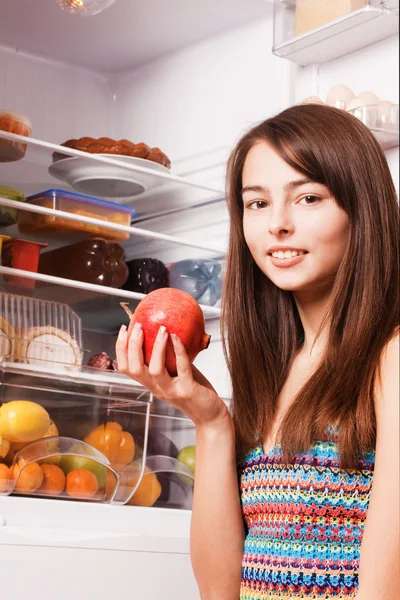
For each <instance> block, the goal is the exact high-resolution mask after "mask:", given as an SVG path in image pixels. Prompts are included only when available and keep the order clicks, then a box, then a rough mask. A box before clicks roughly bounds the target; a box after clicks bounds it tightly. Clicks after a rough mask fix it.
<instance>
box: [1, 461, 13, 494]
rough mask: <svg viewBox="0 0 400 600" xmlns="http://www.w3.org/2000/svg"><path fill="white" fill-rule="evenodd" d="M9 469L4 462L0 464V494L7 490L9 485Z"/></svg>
mask: <svg viewBox="0 0 400 600" xmlns="http://www.w3.org/2000/svg"><path fill="white" fill-rule="evenodd" d="M10 479H11V471H10V469H9V468H8V467H7V465H5V464H4V463H1V464H0V494H4V493H5V492H8V488H9V486H10Z"/></svg>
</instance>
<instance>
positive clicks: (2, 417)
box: [0, 400, 50, 443]
mask: <svg viewBox="0 0 400 600" xmlns="http://www.w3.org/2000/svg"><path fill="white" fill-rule="evenodd" d="M49 427H50V417H49V414H48V412H47V411H46V410H45V409H44V408H43V407H42V406H40V404H37V403H36V402H29V401H28V400H14V401H13V402H7V403H6V404H3V405H2V406H1V407H0V436H1V437H3V438H5V439H6V440H8V441H9V442H19V443H24V442H33V441H35V440H38V439H39V438H41V437H43V436H44V435H45V434H46V433H47V431H48V429H49Z"/></svg>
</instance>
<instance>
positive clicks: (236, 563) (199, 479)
mask: <svg viewBox="0 0 400 600" xmlns="http://www.w3.org/2000/svg"><path fill="white" fill-rule="evenodd" d="M171 340H172V343H173V346H174V350H175V355H176V365H177V371H178V376H177V377H170V376H169V374H168V372H167V371H166V368H165V351H166V346H167V341H168V333H167V332H166V331H165V328H163V327H162V328H160V332H159V335H158V336H157V339H156V341H155V344H154V348H153V351H152V355H151V360H150V364H149V366H148V367H147V366H146V365H145V364H144V358H143V349H142V347H143V330H142V328H141V326H140V325H139V326H136V327H135V328H134V329H133V332H132V334H131V336H130V339H128V333H127V330H126V327H122V328H121V331H120V333H119V336H118V340H117V345H116V353H117V361H118V370H119V371H120V372H121V373H125V374H126V375H129V376H130V377H132V378H133V379H135V380H136V381H139V382H140V383H141V384H142V385H144V386H145V387H146V388H147V389H148V390H150V391H151V392H152V393H153V394H154V395H155V396H156V397H157V398H160V399H161V400H165V401H166V402H168V403H169V404H172V405H173V406H175V407H176V408H178V409H179V410H181V411H182V412H184V413H185V414H186V415H187V416H188V417H190V418H191V419H192V420H193V422H194V424H195V425H196V437H197V444H196V482H195V486H194V500H193V513H192V530H191V557H192V564H193V569H194V572H195V576H196V580H197V583H198V586H199V590H200V594H201V598H202V600H238V598H239V593H240V580H241V565H242V557H243V542H244V526H243V521H242V515H241V508H240V501H239V489H238V481H237V474H236V461H235V437H234V429H233V422H232V418H231V416H230V414H229V412H228V409H227V408H226V406H225V404H224V402H223V401H222V400H221V398H219V397H218V395H217V393H216V391H215V390H214V388H213V387H212V385H211V384H210V383H209V381H207V380H206V378H205V377H204V376H203V375H202V374H201V373H200V372H199V371H198V370H197V369H196V368H195V367H194V366H193V365H191V364H190V360H189V358H188V355H187V353H186V350H185V347H184V345H183V344H182V342H181V341H180V340H179V338H177V337H176V336H171Z"/></svg>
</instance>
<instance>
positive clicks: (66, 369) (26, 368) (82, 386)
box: [0, 360, 153, 406]
mask: <svg viewBox="0 0 400 600" xmlns="http://www.w3.org/2000/svg"><path fill="white" fill-rule="evenodd" d="M0 371H1V384H2V385H13V386H14V387H15V386H18V387H27V388H29V389H37V390H46V391H50V392H51V391H54V392H57V393H61V394H72V395H74V394H79V395H82V396H85V397H91V398H102V399H107V398H109V399H112V400H117V401H121V402H122V403H126V406H131V405H132V403H133V404H134V405H135V406H144V405H146V404H151V403H152V402H153V397H152V395H151V394H150V392H148V391H147V390H146V389H145V388H143V386H142V385H141V384H140V383H138V382H137V381H133V379H130V378H129V377H127V376H125V375H121V374H120V373H116V372H113V371H109V372H105V371H100V370H98V369H94V368H91V367H85V366H79V365H62V364H56V363H55V364H54V365H49V363H48V362H46V364H44V365H43V367H41V366H40V365H39V364H38V362H36V363H35V364H28V363H18V362H8V361H7V360H1V361H0ZM119 405H120V404H119Z"/></svg>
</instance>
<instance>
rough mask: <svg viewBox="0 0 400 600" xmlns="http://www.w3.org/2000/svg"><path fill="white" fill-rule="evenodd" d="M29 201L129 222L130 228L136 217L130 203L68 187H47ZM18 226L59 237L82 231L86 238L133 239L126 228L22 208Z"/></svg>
mask: <svg viewBox="0 0 400 600" xmlns="http://www.w3.org/2000/svg"><path fill="white" fill-rule="evenodd" d="M27 202H28V203H29V204H35V205H37V206H42V207H44V208H51V209H54V210H60V211H63V212H67V213H71V214H74V215H80V216H82V217H90V218H92V219H99V220H101V221H108V222H109V223H115V224H117V225H125V226H126V227H129V226H130V224H131V221H132V219H133V218H135V217H136V211H135V210H134V209H133V208H131V207H130V206H125V205H124V204H117V203H115V202H109V201H107V200H100V199H98V198H93V197H92V196H83V195H81V194H74V193H72V192H66V191H65V190H56V189H52V190H47V191H45V192H41V193H40V194H35V195H34V196H29V197H28V198H27ZM18 229H19V231H20V232H21V233H25V234H29V235H39V234H40V235H42V234H46V236H49V235H55V236H57V238H59V237H60V236H61V235H65V234H68V235H70V234H71V233H80V234H85V236H86V237H89V236H92V237H93V236H96V237H102V238H105V239H108V240H113V241H125V240H128V239H129V233H125V232H123V231H114V230H112V229H109V228H107V227H102V226H101V225H95V224H93V223H83V222H81V221H73V220H71V219H66V218H64V217H60V216H56V215H40V214H37V213H33V212H28V211H20V213H19V215H18Z"/></svg>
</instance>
